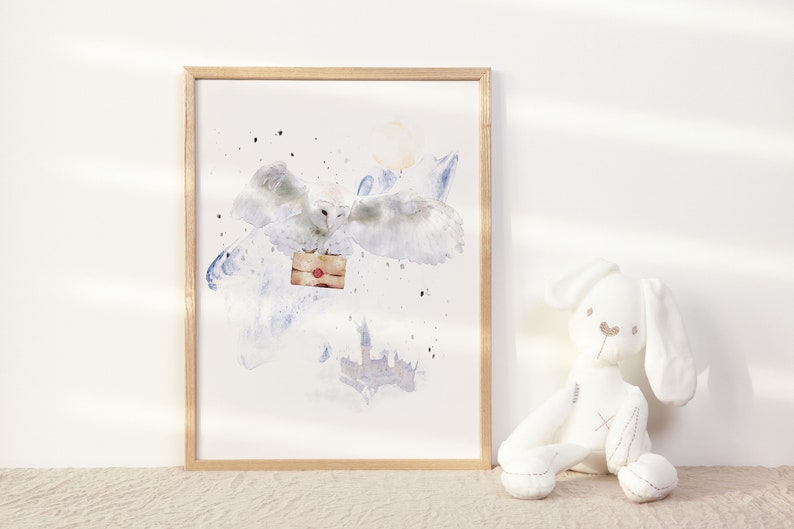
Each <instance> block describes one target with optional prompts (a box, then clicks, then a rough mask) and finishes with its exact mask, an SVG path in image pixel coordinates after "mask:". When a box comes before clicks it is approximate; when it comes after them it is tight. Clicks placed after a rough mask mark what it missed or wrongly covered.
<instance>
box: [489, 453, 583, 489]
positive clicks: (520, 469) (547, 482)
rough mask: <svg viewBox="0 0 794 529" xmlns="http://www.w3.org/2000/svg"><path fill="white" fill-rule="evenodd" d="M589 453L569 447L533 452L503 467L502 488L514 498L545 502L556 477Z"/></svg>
mask: <svg viewBox="0 0 794 529" xmlns="http://www.w3.org/2000/svg"><path fill="white" fill-rule="evenodd" d="M588 452H589V451H588V450H587V449H586V448H583V447H581V446H577V445H571V444H559V445H551V446H541V447H537V448H533V449H531V450H529V451H527V452H525V453H524V454H522V455H521V456H519V457H517V458H514V459H513V460H511V461H510V462H508V463H507V464H505V465H502V485H503V486H504V488H505V490H506V491H507V492H508V493H509V494H510V495H511V496H513V497H514V498H519V499H522V500H539V499H542V498H545V497H546V496H548V495H549V494H551V491H553V490H554V486H555V485H556V482H557V474H558V473H559V472H562V471H563V470H565V469H567V468H570V467H571V466H573V465H575V464H576V463H578V462H580V461H581V460H582V459H584V457H585V456H586V455H587V454H588Z"/></svg>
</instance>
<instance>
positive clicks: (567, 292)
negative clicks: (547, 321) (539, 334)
mask: <svg viewBox="0 0 794 529" xmlns="http://www.w3.org/2000/svg"><path fill="white" fill-rule="evenodd" d="M619 271H620V269H619V268H618V265H616V264H614V263H610V262H609V261H604V260H603V259H596V260H594V261H591V262H589V263H588V264H586V265H585V266H583V267H581V268H578V269H576V270H573V271H571V272H568V273H567V274H566V275H564V276H563V277H562V278H560V279H559V280H557V281H556V282H554V283H550V284H549V285H548V286H547V287H546V302H547V303H548V304H549V305H551V306H552V307H555V308H558V309H572V308H574V307H576V305H578V304H579V301H581V300H582V298H583V297H584V295H585V294H587V291H588V290H590V289H591V288H592V287H593V285H595V284H596V283H598V282H599V281H600V280H601V279H603V278H604V277H606V276H607V275H608V274H610V273H612V272H619Z"/></svg>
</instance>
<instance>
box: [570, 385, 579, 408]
mask: <svg viewBox="0 0 794 529" xmlns="http://www.w3.org/2000/svg"><path fill="white" fill-rule="evenodd" d="M577 400H579V384H574V386H573V400H572V401H571V403H572V404H576V401H577Z"/></svg>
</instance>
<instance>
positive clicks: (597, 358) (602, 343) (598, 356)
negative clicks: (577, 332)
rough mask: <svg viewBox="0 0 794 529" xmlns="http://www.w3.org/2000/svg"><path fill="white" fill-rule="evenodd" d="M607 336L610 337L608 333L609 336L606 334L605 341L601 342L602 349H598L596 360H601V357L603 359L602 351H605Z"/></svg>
mask: <svg viewBox="0 0 794 529" xmlns="http://www.w3.org/2000/svg"><path fill="white" fill-rule="evenodd" d="M607 338H609V336H608V335H607V336H604V341H603V342H601V349H599V350H598V354H597V355H596V360H600V359H601V353H603V352H604V346H605V345H606V343H607Z"/></svg>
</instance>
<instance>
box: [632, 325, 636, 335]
mask: <svg viewBox="0 0 794 529" xmlns="http://www.w3.org/2000/svg"><path fill="white" fill-rule="evenodd" d="M631 334H637V326H636V325H635V326H634V327H632V328H631Z"/></svg>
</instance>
